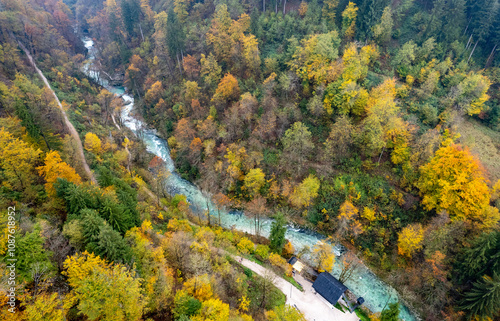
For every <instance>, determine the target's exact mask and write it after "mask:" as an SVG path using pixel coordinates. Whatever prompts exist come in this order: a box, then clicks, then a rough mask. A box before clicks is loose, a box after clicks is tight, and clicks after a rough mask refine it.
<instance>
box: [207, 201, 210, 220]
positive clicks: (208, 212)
mask: <svg viewBox="0 0 500 321" xmlns="http://www.w3.org/2000/svg"><path fill="white" fill-rule="evenodd" d="M207 219H208V226H210V207H209V206H208V197H207Z"/></svg>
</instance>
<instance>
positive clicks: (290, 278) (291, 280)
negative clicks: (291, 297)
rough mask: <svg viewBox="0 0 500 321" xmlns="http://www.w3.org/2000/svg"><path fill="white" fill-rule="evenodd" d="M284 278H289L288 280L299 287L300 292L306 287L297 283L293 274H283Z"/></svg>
mask: <svg viewBox="0 0 500 321" xmlns="http://www.w3.org/2000/svg"><path fill="white" fill-rule="evenodd" d="M282 277H283V279H285V280H287V281H288V282H290V283H292V284H293V286H294V287H296V288H297V289H299V290H300V292H304V288H303V287H302V286H301V285H300V284H298V283H297V281H295V279H294V278H292V277H291V276H287V275H282Z"/></svg>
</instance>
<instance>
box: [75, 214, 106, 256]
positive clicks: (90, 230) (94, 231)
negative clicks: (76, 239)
mask: <svg viewBox="0 0 500 321" xmlns="http://www.w3.org/2000/svg"><path fill="white" fill-rule="evenodd" d="M80 215H81V216H82V225H83V237H84V238H85V241H84V242H85V244H84V245H87V246H88V245H89V244H92V243H95V242H97V236H98V235H99V233H100V228H101V226H102V225H104V220H103V219H102V218H101V217H100V216H99V214H98V213H97V212H96V211H95V210H91V209H84V210H82V211H81V212H80ZM90 247H91V248H93V245H91V246H90Z"/></svg>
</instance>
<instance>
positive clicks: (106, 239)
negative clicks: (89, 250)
mask: <svg viewBox="0 0 500 321" xmlns="http://www.w3.org/2000/svg"><path fill="white" fill-rule="evenodd" d="M97 239H98V240H97V244H96V247H95V253H96V254H98V255H99V256H101V257H106V258H107V259H108V260H109V261H112V262H114V263H127V262H129V261H130V256H131V252H130V248H129V246H128V245H127V243H126V242H125V240H124V239H123V237H122V236H121V235H120V233H118V232H117V231H115V230H113V229H112V228H111V226H109V225H108V224H104V225H103V226H101V227H100V229H99V235H98V236H97Z"/></svg>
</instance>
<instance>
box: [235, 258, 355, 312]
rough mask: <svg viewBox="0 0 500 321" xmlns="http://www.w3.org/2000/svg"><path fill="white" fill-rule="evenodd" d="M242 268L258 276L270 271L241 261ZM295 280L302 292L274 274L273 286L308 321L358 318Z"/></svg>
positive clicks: (249, 262) (246, 261)
mask: <svg viewBox="0 0 500 321" xmlns="http://www.w3.org/2000/svg"><path fill="white" fill-rule="evenodd" d="M234 258H235V259H236V260H238V261H239V260H240V257H239V256H234ZM241 264H243V265H244V266H246V267H247V268H249V269H250V270H252V271H253V272H255V273H257V274H258V275H260V276H264V275H265V274H269V273H272V274H274V273H273V272H271V271H270V270H268V269H266V268H265V267H263V266H261V265H259V264H257V263H255V262H252V261H249V260H247V259H243V261H242V262H241ZM295 279H296V280H297V281H298V282H299V283H300V284H301V285H302V287H303V288H304V292H301V291H300V290H299V289H297V288H296V287H294V286H293V285H292V284H291V283H290V282H288V281H285V280H284V279H283V278H281V277H279V276H277V275H276V274H274V285H275V286H276V287H277V288H278V289H280V290H281V292H283V293H284V294H285V295H286V303H287V304H289V305H291V306H295V307H296V308H297V309H298V310H299V311H300V312H302V313H303V314H304V316H305V317H306V319H307V320H308V321H358V320H359V318H358V317H357V316H356V314H355V313H352V314H351V313H349V312H346V313H342V312H341V311H340V310H338V309H337V308H334V307H333V306H332V305H331V304H330V303H328V302H327V301H326V300H325V299H323V297H322V296H321V295H319V294H315V293H316V292H315V291H314V289H313V288H312V283H311V282H309V281H307V280H305V279H304V278H302V277H300V275H299V276H296V277H295Z"/></svg>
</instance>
